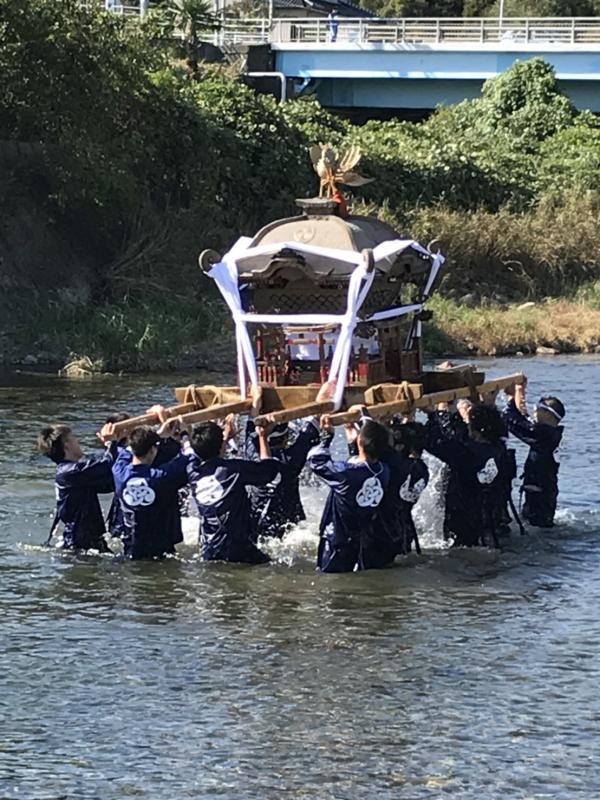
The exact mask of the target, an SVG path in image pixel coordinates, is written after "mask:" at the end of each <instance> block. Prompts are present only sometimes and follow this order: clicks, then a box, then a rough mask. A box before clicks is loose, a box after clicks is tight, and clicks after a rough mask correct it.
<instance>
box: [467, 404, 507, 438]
mask: <svg viewBox="0 0 600 800" xmlns="http://www.w3.org/2000/svg"><path fill="white" fill-rule="evenodd" d="M469 435H470V436H471V438H472V439H475V440H476V441H479V442H488V443H489V444H497V442H499V441H500V439H501V438H502V437H503V436H505V435H506V426H505V424H504V422H503V421H502V417H501V416H500V412H499V411H498V409H497V408H496V407H495V406H486V405H483V404H481V405H476V406H473V408H472V409H471V412H470V414H469Z"/></svg>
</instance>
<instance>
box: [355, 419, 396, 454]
mask: <svg viewBox="0 0 600 800" xmlns="http://www.w3.org/2000/svg"><path fill="white" fill-rule="evenodd" d="M356 443H357V445H358V452H359V455H360V456H362V457H363V458H364V460H365V461H379V459H380V458H381V456H382V455H383V453H384V451H385V448H386V447H387V446H388V445H389V436H388V432H387V430H386V429H385V428H384V427H383V425H380V423H379V422H375V420H372V419H367V420H365V421H364V423H363V425H362V427H361V429H360V431H359V432H358V437H357V439H356Z"/></svg>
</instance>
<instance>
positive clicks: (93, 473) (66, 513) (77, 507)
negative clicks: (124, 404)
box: [55, 444, 117, 551]
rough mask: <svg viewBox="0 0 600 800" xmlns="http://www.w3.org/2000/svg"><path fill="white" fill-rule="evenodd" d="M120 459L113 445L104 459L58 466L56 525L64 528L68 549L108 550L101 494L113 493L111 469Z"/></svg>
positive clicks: (64, 541) (99, 458)
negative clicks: (99, 495) (117, 459)
mask: <svg viewBox="0 0 600 800" xmlns="http://www.w3.org/2000/svg"><path fill="white" fill-rule="evenodd" d="M116 455H117V447H116V445H115V444H111V445H110V446H109V447H108V448H107V450H106V452H105V453H104V454H103V455H102V456H92V457H90V458H82V459H81V460H80V461H61V462H59V463H58V464H57V465H56V476H55V488H56V516H55V523H58V522H59V521H60V522H62V524H63V526H64V532H63V547H64V548H66V549H69V550H72V549H81V550H92V549H93V550H100V551H106V550H107V549H108V548H107V546H106V542H105V541H104V532H105V526H104V518H103V516H102V510H101V508H100V503H99V501H98V494H105V493H108V492H112V491H113V479H112V472H111V467H112V464H113V462H114V460H115V458H116Z"/></svg>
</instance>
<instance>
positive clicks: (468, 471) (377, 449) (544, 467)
mask: <svg viewBox="0 0 600 800" xmlns="http://www.w3.org/2000/svg"><path fill="white" fill-rule="evenodd" d="M333 390H334V386H333V385H332V384H324V385H323V387H322V388H321V390H320V392H319V395H318V397H317V400H328V399H329V398H330V397H331V394H332V392H333ZM506 394H507V403H506V406H505V408H504V409H503V411H502V412H500V411H499V410H498V408H497V406H496V395H495V394H493V395H489V396H486V397H481V398H479V402H477V403H473V402H471V401H459V402H458V403H457V405H456V407H454V408H452V407H448V406H447V405H445V406H443V407H438V408H429V409H426V410H425V414H426V422H425V423H424V424H421V423H419V422H415V421H414V420H413V419H411V418H394V419H392V420H391V421H390V422H389V423H388V424H385V425H384V424H382V423H381V422H378V421H376V420H374V419H371V418H370V416H369V412H368V409H367V408H366V407H360V422H358V423H356V424H352V425H347V426H346V439H347V443H348V449H349V454H348V458H346V459H344V460H335V459H334V458H333V456H332V453H331V445H332V442H333V439H334V428H333V427H332V425H331V422H330V420H329V418H328V417H327V416H323V417H321V418H319V419H317V418H308V419H306V420H304V421H303V422H302V424H301V426H300V428H299V430H297V432H296V433H295V436H293V437H292V433H291V431H290V429H289V428H288V426H287V424H285V425H275V424H273V422H270V421H269V417H268V415H267V417H266V418H265V417H262V416H260V411H261V402H262V393H261V390H260V387H253V388H252V398H253V403H252V410H251V412H250V415H249V417H248V419H247V421H246V425H245V436H244V442H243V445H242V452H243V456H244V457H239V452H240V451H239V450H238V446H237V430H236V427H235V420H234V419H233V418H227V419H226V420H225V421H224V424H222V425H221V424H218V423H217V422H203V423H200V424H198V425H195V426H194V427H193V429H192V430H190V431H184V430H182V429H181V424H180V422H179V421H178V420H177V419H166V418H165V414H164V409H162V407H160V406H157V407H154V408H153V410H154V411H156V413H157V414H158V416H159V419H161V423H160V425H159V427H158V428H157V429H155V428H154V427H151V426H139V427H137V428H134V429H133V430H131V431H130V432H129V434H128V436H127V437H125V438H122V439H119V440H118V439H117V434H116V433H115V427H114V424H115V422H116V421H118V420H119V417H118V416H114V417H112V418H111V419H109V420H108V421H107V423H106V424H105V425H104V426H103V428H102V430H101V431H100V432H99V433H98V437H99V438H100V439H101V441H102V442H103V444H104V445H105V448H106V449H105V452H104V453H103V454H102V455H101V456H91V457H86V456H85V455H84V453H83V450H82V447H81V445H80V443H79V440H78V439H77V437H76V436H75V434H74V433H73V432H72V430H71V429H70V428H69V427H67V426H65V425H49V426H47V427H45V428H44V429H43V430H42V431H41V432H40V435H39V437H38V447H39V450H40V451H41V452H42V453H44V454H45V455H46V456H48V458H50V459H51V460H52V461H53V462H54V463H55V464H56V477H55V483H56V497H57V506H56V515H55V518H54V522H53V524H52V530H51V532H50V536H49V539H48V543H50V541H51V540H52V538H53V535H54V534H55V533H56V532H57V531H58V529H59V528H60V527H62V540H61V546H62V547H64V548H67V549H73V550H84V551H89V550H96V551H100V552H106V551H108V550H109V544H108V542H107V539H109V538H110V537H117V538H119V539H121V540H122V542H123V549H124V553H125V556H127V557H130V558H133V559H160V558H164V557H165V556H168V555H171V554H174V553H175V547H176V545H177V544H178V543H180V542H181V541H182V540H183V535H182V525H181V494H182V490H185V491H186V492H187V495H188V500H191V503H192V504H193V505H194V507H195V515H197V516H198V517H199V522H200V535H199V546H200V554H201V557H202V558H203V559H205V560H208V561H232V562H243V563H249V564H261V563H266V562H268V561H269V560H270V559H269V556H268V555H267V554H266V553H265V552H264V551H263V550H262V549H261V542H262V541H264V540H265V539H266V538H268V537H279V538H281V537H282V536H284V535H285V533H286V532H287V531H288V530H289V529H290V527H291V526H293V525H295V524H297V523H298V522H300V521H301V520H303V519H305V513H304V508H303V505H302V499H301V495H300V476H301V473H302V471H303V470H304V468H305V467H306V466H308V468H309V469H310V470H312V472H313V473H314V474H315V475H316V476H318V477H319V478H320V479H321V480H322V481H323V482H324V483H325V484H326V485H327V486H328V487H329V494H328V496H327V500H326V503H325V507H324V509H323V512H322V516H321V522H320V526H319V548H318V556H317V566H318V568H319V569H320V570H321V571H322V572H348V571H359V570H365V569H372V568H381V567H385V566H387V565H389V564H391V563H392V562H393V561H394V559H395V558H396V557H397V556H399V555H403V554H406V553H409V552H410V551H411V550H412V549H413V548H414V549H415V550H416V551H417V552H420V546H419V540H418V536H417V531H416V528H415V524H414V520H413V507H414V505H415V503H416V502H417V501H418V500H419V497H420V496H421V494H422V492H423V490H424V489H425V488H426V486H427V484H428V481H429V470H428V467H427V465H426V463H425V461H424V460H423V453H424V451H425V452H428V453H429V454H431V455H433V456H435V457H436V458H438V459H440V460H441V461H442V462H444V463H445V464H446V465H447V467H448V480H447V484H446V490H445V521H444V536H445V538H447V539H451V540H452V541H453V543H454V544H455V545H457V546H466V547H473V546H477V545H483V546H498V544H499V539H500V537H501V536H502V535H503V534H506V533H507V532H508V530H509V524H510V521H511V516H510V514H509V510H510V511H512V516H513V518H515V517H516V520H517V521H518V522H519V524H520V520H519V519H518V515H517V513H516V511H515V507H514V504H513V502H512V484H513V481H514V479H515V478H516V474H517V468H516V458H515V451H514V450H512V449H511V448H509V447H508V445H507V442H508V438H509V433H510V434H512V435H513V436H515V437H516V438H518V439H520V440H521V441H523V442H525V443H526V444H527V445H528V446H529V454H528V456H527V460H526V462H525V466H524V472H523V482H522V486H521V491H522V492H523V494H524V500H525V502H524V505H523V517H524V519H525V521H526V522H528V523H529V524H530V525H533V526H538V527H550V526H552V524H553V522H554V515H555V511H556V501H557V496H558V469H559V465H558V460H557V450H558V447H559V445H560V442H561V438H562V434H563V426H562V425H561V422H562V419H563V417H564V415H565V409H564V406H563V404H562V403H561V401H560V400H559V399H558V398H556V397H552V396H545V397H543V398H542V399H541V400H540V401H539V402H538V403H537V405H536V407H535V410H534V412H533V414H532V415H531V416H530V415H529V412H528V409H527V401H526V383H524V384H523V385H516V386H515V387H513V388H511V389H509V390H507V391H506ZM121 418H122V417H121ZM186 487H187V489H186ZM110 492H112V493H114V497H113V501H112V505H111V507H110V510H109V513H108V516H107V518H106V519H105V518H104V516H103V514H102V510H101V506H100V502H99V498H98V495H99V494H104V493H110Z"/></svg>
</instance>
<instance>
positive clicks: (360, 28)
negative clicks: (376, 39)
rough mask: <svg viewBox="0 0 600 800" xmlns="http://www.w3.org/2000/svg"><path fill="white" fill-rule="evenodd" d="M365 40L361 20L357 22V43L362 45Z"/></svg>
mask: <svg viewBox="0 0 600 800" xmlns="http://www.w3.org/2000/svg"><path fill="white" fill-rule="evenodd" d="M364 40H365V31H364V25H363V21H362V19H359V20H358V41H359V42H360V43H361V44H362V43H363V42H364Z"/></svg>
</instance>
